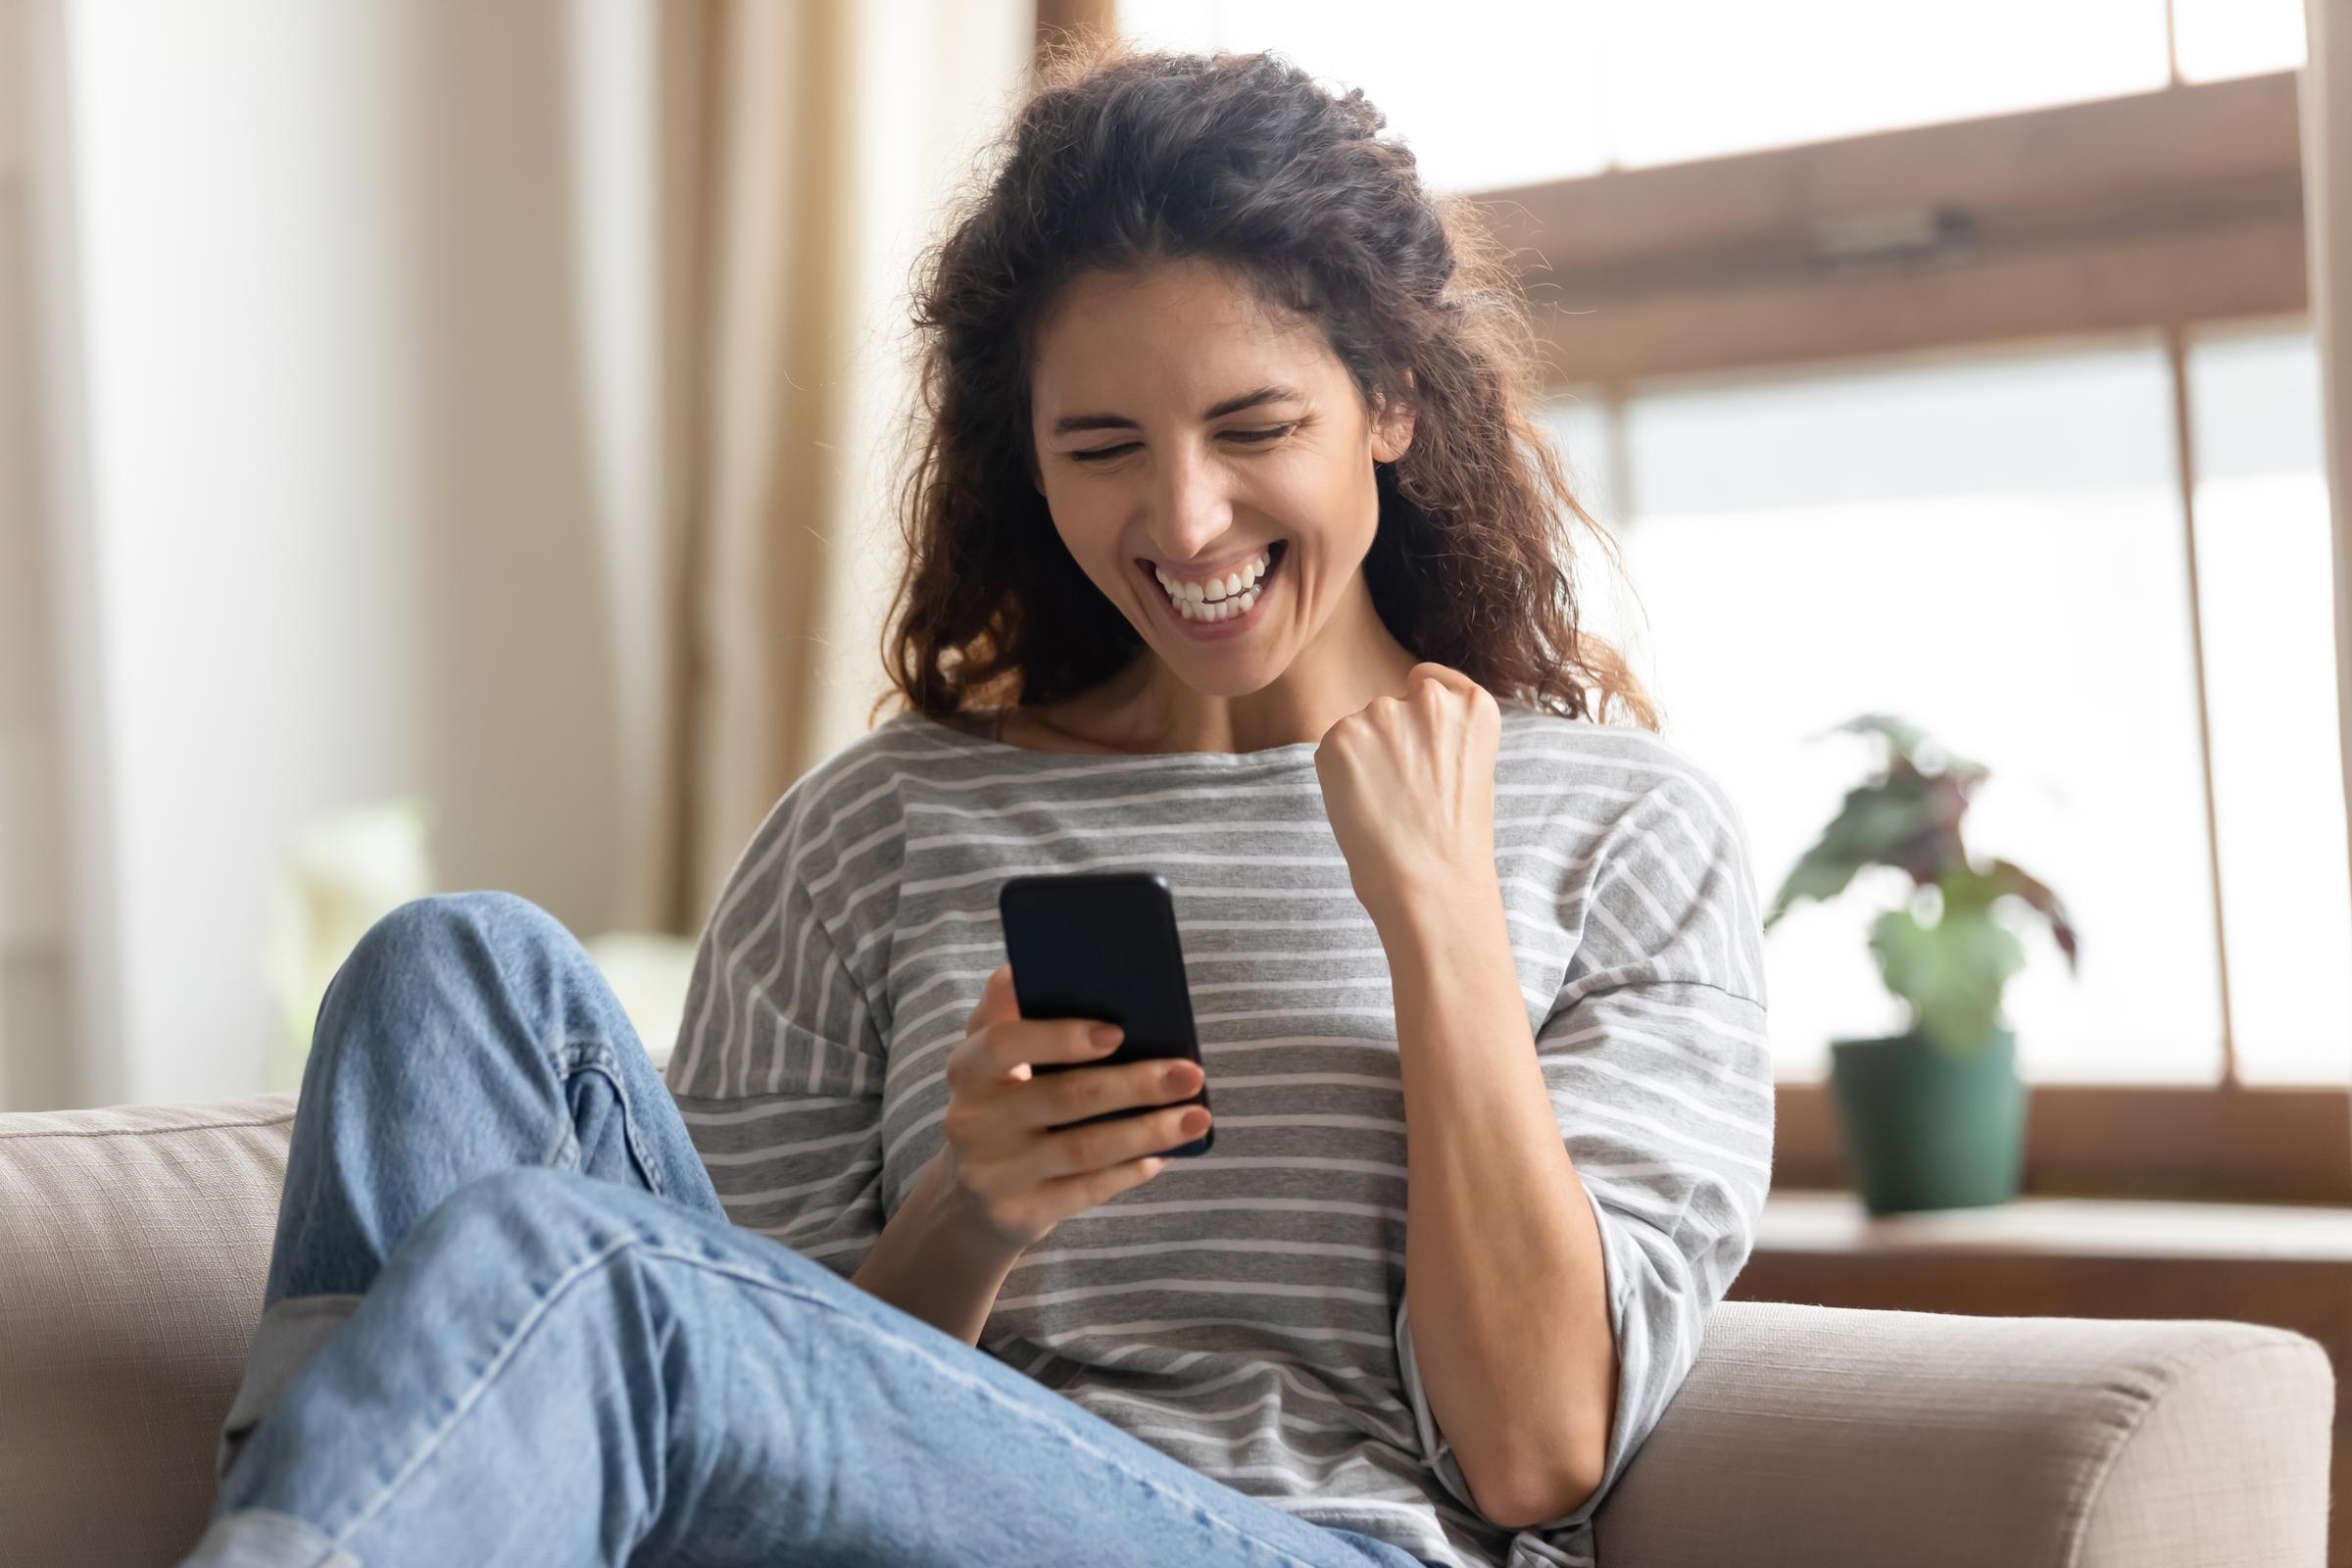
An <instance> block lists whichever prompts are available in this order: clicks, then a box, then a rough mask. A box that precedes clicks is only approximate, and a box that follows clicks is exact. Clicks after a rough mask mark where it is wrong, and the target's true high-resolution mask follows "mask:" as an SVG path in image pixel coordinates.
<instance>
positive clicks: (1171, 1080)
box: [1159, 1061, 1193, 1089]
mask: <svg viewBox="0 0 2352 1568" xmlns="http://www.w3.org/2000/svg"><path fill="white" fill-rule="evenodd" d="M1159 1081H1160V1083H1161V1084H1162V1085H1163V1086H1165V1087H1166V1088H1169V1089H1176V1088H1180V1087H1182V1086H1183V1085H1185V1084H1189V1083H1191V1082H1192V1081H1193V1064H1192V1063H1191V1062H1189V1061H1177V1062H1170V1063H1169V1064H1168V1065H1167V1067H1165V1068H1164V1069H1162V1070H1161V1072H1160V1075H1159Z"/></svg>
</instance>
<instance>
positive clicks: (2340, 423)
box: [2302, 0, 2352, 963]
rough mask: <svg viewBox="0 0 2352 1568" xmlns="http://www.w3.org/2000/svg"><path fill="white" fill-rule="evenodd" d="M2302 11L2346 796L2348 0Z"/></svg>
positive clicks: (2351, 181)
mask: <svg viewBox="0 0 2352 1568" xmlns="http://www.w3.org/2000/svg"><path fill="white" fill-rule="evenodd" d="M2304 21H2305V29H2306V33H2307V36H2308V40H2309V45H2308V53H2307V60H2308V63H2307V64H2306V66H2305V67H2304V70H2303V80H2302V114H2303V216H2304V229H2305V232H2306V233H2307V234H2308V235H2309V246H2310V251H2309V259H2310V274H2311V319H2312V330H2313V333H2314V335H2315V336H2316V337H2317V338H2318V340H2319V348H2320V392H2321V402H2322V406H2323V414H2324V417H2325V419H2326V430H2327V494H2328V498H2329V503H2328V504H2329V507H2330V508H2331V510H2332V513H2333V517H2334V541H2335V696H2336V722H2337V728H2338V732H2339V734H2340V736H2341V737H2342V741H2343V748H2344V754H2343V755H2344V797H2345V800H2346V801H2347V802H2352V491H2348V490H2347V486H2352V0H2305V5H2304ZM2345 874H2346V875H2347V876H2352V868H2347V869H2346V871H2345ZM2344 961H2345V962H2347V963H2352V954H2346V955H2345V956H2344Z"/></svg>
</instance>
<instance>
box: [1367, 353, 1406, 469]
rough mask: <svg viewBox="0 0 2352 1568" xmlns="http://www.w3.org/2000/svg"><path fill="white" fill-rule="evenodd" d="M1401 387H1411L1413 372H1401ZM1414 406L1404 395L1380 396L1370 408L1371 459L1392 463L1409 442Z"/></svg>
mask: <svg viewBox="0 0 2352 1568" xmlns="http://www.w3.org/2000/svg"><path fill="white" fill-rule="evenodd" d="M1404 385H1405V391H1406V393H1407V395H1408V397H1409V395H1410V393H1411V392H1412V391H1413V390H1414V386H1413V372H1412V371H1410V370H1407V371H1405V372H1404ZM1413 419H1414V410H1413V406H1412V404H1411V403H1410V402H1409V401H1407V398H1383V399H1381V401H1380V405H1379V407H1378V408H1376V409H1374V410H1373V412H1372V460H1373V461H1374V462H1375V463H1395V462H1396V461H1397V459H1398V458H1401V457H1403V456H1404V453H1405V449H1406V448H1407V447H1410V446H1411V445H1412V444H1413Z"/></svg>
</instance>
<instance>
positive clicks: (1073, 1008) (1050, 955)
mask: <svg viewBox="0 0 2352 1568" xmlns="http://www.w3.org/2000/svg"><path fill="white" fill-rule="evenodd" d="M997 914H998V918H999V919H1000V920H1001V921H1002V922H1003V924H1004V927H1005V956H1006V958H1008V959H1009V960H1010V961H1011V963H1012V990H1013V996H1014V998H1015V999H1016V1000H1017V1001H1018V1003H1019V1005H1020V1009H1021V1016H1022V1017H1024V1018H1099V1019H1102V1020H1103V1021H1104V1022H1106V1023H1115V1024H1117V1025H1118V1026H1119V1027H1120V1028H1122V1029H1124V1030H1126V1031H1127V1033H1126V1038H1124V1039H1122V1040H1121V1041H1120V1042H1119V1046H1118V1049H1117V1050H1116V1051H1113V1052H1112V1053H1111V1054H1109V1055H1107V1056H1103V1057H1099V1058H1096V1060H1094V1061H1089V1062H1085V1063H1061V1062H1055V1063H1040V1064H1038V1066H1037V1070H1038V1071H1040V1072H1049V1071H1060V1070H1063V1069H1064V1068H1065V1067H1067V1066H1072V1065H1085V1066H1093V1065H1098V1064H1107V1063H1117V1062H1123V1061H1141V1060H1146V1059H1149V1058H1152V1057H1158V1056H1182V1057H1185V1058H1186V1059H1188V1060H1191V1061H1199V1060H1200V1059H1201V1042H1200V1038H1199V1036H1197V1035H1196V1034H1195V1033H1194V1032H1193V998H1192V992H1191V989H1190V988H1189V987H1188V985H1187V984H1186V981H1185V974H1184V948H1183V944H1182V943H1181V942H1180V941H1179V939H1178V937H1177V934H1176V905H1175V901H1174V900H1173V899H1171V898H1170V897H1169V895H1168V884H1167V881H1166V879H1165V878H1163V877H1161V876H1160V875H1159V874H1158V873H1156V872H1152V871H1107V872H1065V873H1059V874H1054V875H1049V876H1022V877H1014V878H1013V879H1012V880H1011V881H1009V882H1007V883H1005V886H1004V887H1003V888H1002V889H1000V890H999V892H998V894H997ZM1206 1083H1207V1080H1206V1078H1205V1075H1204V1076H1203V1078H1202V1087H1201V1092H1200V1093H1199V1094H1197V1095H1194V1096H1193V1097H1192V1100H1191V1101H1190V1102H1182V1101H1169V1102H1167V1104H1181V1103H1199V1104H1202V1105H1206V1104H1207V1103H1208V1090H1207V1087H1206ZM1162 1108H1164V1106H1161V1105H1143V1106H1131V1107H1129V1108H1127V1109H1124V1110H1114V1111H1108V1112H1105V1113H1104V1114H1103V1116H1090V1117H1088V1118H1086V1120H1087V1121H1102V1120H1105V1119H1107V1118H1108V1117H1112V1116H1141V1115H1145V1114H1148V1113H1149V1112H1151V1111H1153V1110H1158V1109H1162ZM1069 1125H1071V1126H1082V1125H1084V1123H1082V1122H1073V1123H1070V1124H1069ZM1215 1137H1216V1129H1215V1128H1214V1127H1211V1128H1210V1129H1209V1130H1208V1131H1207V1132H1206V1133H1203V1134H1202V1135H1201V1137H1199V1138H1197V1139H1195V1140H1193V1141H1192V1142H1191V1143H1189V1144H1180V1145H1178V1146H1177V1147H1176V1148H1174V1149H1171V1150H1169V1151H1167V1152H1168V1153H1170V1154H1178V1155H1189V1154H1202V1153H1206V1152H1208V1147H1209V1144H1210V1143H1211V1142H1212V1141H1213V1140H1214V1139H1215Z"/></svg>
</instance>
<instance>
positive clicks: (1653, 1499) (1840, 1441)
mask: <svg viewBox="0 0 2352 1568" xmlns="http://www.w3.org/2000/svg"><path fill="white" fill-rule="evenodd" d="M2333 1415H2334V1376H2333V1373H2332V1372H2331V1370H2330V1369H2329V1366H2328V1363H2327V1352H2326V1351H2324V1350H2323V1349H2321V1348H2320V1347H2319V1346H2318V1345H2317V1344H2316V1343H2315V1342H2313V1341H2311V1340H2309V1339H2306V1338H2304V1337H2303V1336H2302V1335H2299V1334H2292V1333H2289V1332H2287V1331H2285V1330H2283V1329H2272V1328H2259V1327H2256V1326H2254V1325H2252V1324H2246V1323H2219V1322H2147V1321H2128V1322H2114V1321H2098V1320H2092V1319H2082V1318H1986V1317H1956V1316H1945V1315H1943V1314H1940V1313H1931V1312H1882V1311H1851V1310H1844V1309H1839V1308H1832V1307H1820V1306H1786V1305H1777V1304H1771V1303H1766V1302H1740V1301H1727V1302H1725V1303H1723V1304H1722V1305H1720V1306H1718V1307H1717V1308H1716V1309H1715V1311H1714V1313H1713V1315H1712V1316H1711V1318H1710V1319H1709V1323H1708V1329H1707V1339H1706V1344H1705V1345H1704V1347H1703V1348H1701V1350H1700V1353H1699V1356H1698V1360H1697V1362H1696V1364H1695V1365H1694V1366H1693V1367H1692V1369H1691V1375H1690V1377H1689V1379H1688V1380H1687V1381H1686V1382H1685V1383H1684V1385H1683V1388H1682V1390H1681V1392H1680V1393H1679V1394H1678V1395H1677V1396H1676V1397H1675V1400H1674V1402H1673V1404H1672V1405H1670V1406H1669V1407H1668V1409H1667V1411H1666V1413H1665V1415H1664V1416H1663V1417H1662V1418H1661V1419H1660V1420H1659V1422H1658V1425H1657V1427H1656V1428H1655V1430H1654V1431H1653V1432H1652V1433H1651V1435H1650V1437H1649V1440H1648V1441H1647V1442H1646V1443H1645V1444H1644V1445H1643V1446H1642V1449H1641V1450H1640V1451H1639V1452H1638V1453H1636V1454H1635V1456H1634V1458H1633V1460H1632V1462H1631V1463H1629V1464H1628V1465H1627V1466H1626V1469H1625V1471H1624V1473H1623V1475H1621V1476H1620V1477H1619V1479H1618V1483H1617V1486H1616V1487H1615V1489H1614V1490H1613V1491H1612V1492H1611V1493H1610V1495H1609V1497H1608V1498H1607V1500H1606V1501H1605V1502H1604V1503H1603V1504H1602V1506H1601V1508H1600V1510H1599V1512H1598V1514H1597V1516H1596V1518H1595V1520H1594V1527H1595V1531H1596V1536H1597V1544H1598V1547H1599V1551H1600V1556H1601V1560H1602V1561H1604V1562H1606V1563H1608V1564H1610V1565H1611V1568H1684V1565H1689V1568H1714V1565H1716V1564H1720V1563H1725V1562H1739V1563H1742V1564H1751V1565H1761V1568H1770V1565H1776V1564H1784V1563H1785V1564H1791V1565H1793V1564H1800V1563H1801V1564H1808V1565H1810V1564H1818V1563H1825V1562H1855V1563H1862V1562H1886V1563H1892V1562H1900V1563H1905V1564H1915V1565H1920V1568H1939V1565H1943V1564H1950V1565H1953V1568H1959V1565H1962V1564H1966V1565H1969V1568H1982V1565H1983V1564H1985V1563H2001V1564H2014V1565H2019V1568H2031V1565H2051V1568H2122V1565H2124V1564H2131V1565H2132V1568H2167V1565H2171V1564H2176V1563H2177V1564H2183V1565H2185V1564H2199V1563H2214V1562H2223V1561H2228V1562H2233V1563H2278V1564H2309V1565H2312V1568H2317V1565H2318V1564H2320V1563H2321V1562H2323V1561H2324V1560H2325V1557H2326V1553H2327V1464H2328V1457H2329V1446H2330V1435H2329V1428H2330V1425H2331V1422H2332V1420H2333Z"/></svg>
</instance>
